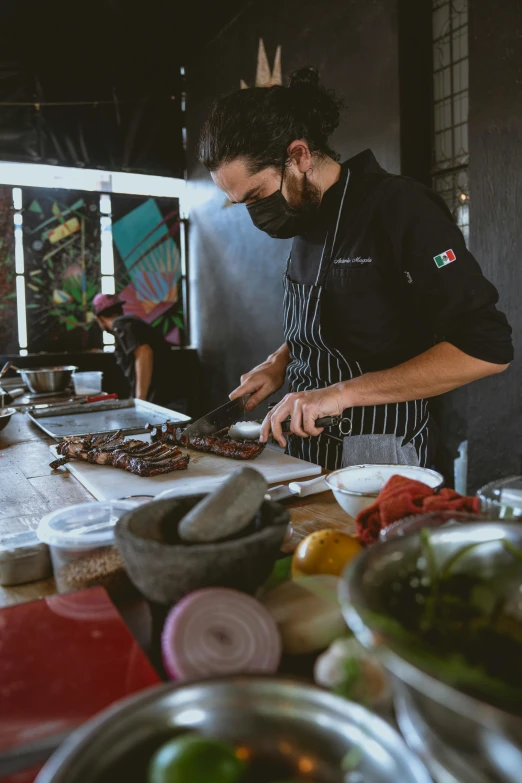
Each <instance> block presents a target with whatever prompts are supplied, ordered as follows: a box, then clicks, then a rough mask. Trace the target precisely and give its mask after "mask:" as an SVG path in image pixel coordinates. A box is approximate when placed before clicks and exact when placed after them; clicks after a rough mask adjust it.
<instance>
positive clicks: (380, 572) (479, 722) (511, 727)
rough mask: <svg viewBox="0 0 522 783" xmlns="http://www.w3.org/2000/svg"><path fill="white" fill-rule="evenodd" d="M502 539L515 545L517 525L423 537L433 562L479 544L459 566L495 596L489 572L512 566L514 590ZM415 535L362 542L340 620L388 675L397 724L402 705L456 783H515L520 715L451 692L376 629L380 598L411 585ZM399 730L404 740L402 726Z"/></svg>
mask: <svg viewBox="0 0 522 783" xmlns="http://www.w3.org/2000/svg"><path fill="white" fill-rule="evenodd" d="M503 540H508V541H510V542H511V543H512V544H514V545H515V546H516V547H518V548H522V525H518V524H504V523H498V522H497V523H496V524H490V523H487V522H486V523H484V522H483V523H478V524H470V525H466V526H459V527H448V528H439V529H436V530H430V538H429V541H430V549H431V550H432V552H433V556H434V557H435V559H436V562H438V563H439V564H441V563H447V562H448V560H449V558H451V557H452V555H454V554H455V553H456V552H459V551H462V550H463V549H464V547H467V546H469V545H471V544H479V543H480V544H481V545H480V546H477V547H475V548H473V549H470V550H468V551H467V553H466V554H463V555H461V558H460V559H459V565H458V569H459V571H463V572H469V573H473V574H475V575H476V576H478V577H480V576H482V577H483V578H484V579H487V580H488V582H489V584H490V585H491V586H493V588H494V587H496V586H498V590H499V594H500V592H501V591H504V590H505V589H506V586H505V584H502V585H501V584H500V580H498V579H497V580H496V579H495V577H496V576H497V575H500V574H506V572H507V570H508V569H509V570H510V571H511V570H513V571H515V572H516V580H515V581H516V582H517V585H516V586H517V595H518V584H520V583H522V565H520V563H518V561H517V560H516V559H515V558H514V557H513V555H512V554H511V553H510V552H509V551H507V549H506V547H504V545H503V544H502V541H503ZM421 541H422V540H421V536H420V534H416V535H410V536H405V537H403V538H402V537H401V538H395V539H393V540H390V541H387V542H386V543H383V544H379V545H376V546H372V547H369V548H368V549H367V550H366V551H365V552H364V553H363V554H362V555H360V556H359V558H357V560H356V561H354V563H353V564H352V565H350V566H349V567H348V568H347V569H346V572H345V573H344V575H343V579H342V583H341V602H342V605H343V613H344V616H345V619H346V621H347V622H348V624H349V626H350V627H351V628H352V630H353V631H354V632H355V633H356V635H357V636H358V638H359V640H360V641H361V642H362V643H363V644H364V645H365V646H367V647H370V648H372V649H375V650H376V651H377V652H378V653H379V654H380V656H381V658H382V660H383V663H384V665H385V666H386V667H387V669H388V670H389V671H390V672H391V673H392V675H393V676H394V678H396V681H397V694H398V701H397V705H396V706H397V711H398V716H399V722H400V723H401V715H404V714H405V705H406V711H407V713H408V715H409V717H410V718H411V717H412V715H413V716H414V717H413V719H412V721H410V722H411V723H413V724H416V728H417V729H419V734H423V735H424V741H425V742H426V741H429V737H432V738H434V739H433V742H432V743H431V748H430V749H429V752H430V753H431V755H432V756H433V757H435V758H436V760H438V761H439V762H440V761H441V759H440V752H439V750H438V748H439V749H440V748H446V751H447V752H446V759H445V762H446V763H445V768H446V769H447V770H448V771H449V772H451V773H452V774H453V775H454V776H455V778H456V779H457V780H459V781H461V783H493V781H509V783H515V782H516V783H520V774H521V769H522V719H520V718H518V717H516V716H515V715H512V714H511V713H508V712H505V711H503V710H501V709H498V708H496V707H494V706H492V705H490V704H487V703H486V702H485V701H481V700H479V699H477V698H473V697H471V696H469V695H467V694H466V693H463V692H462V691H459V690H456V689H455V688H453V687H451V686H450V685H449V684H447V683H445V682H443V681H442V680H440V679H438V678H437V673H436V672H434V671H428V670H424V669H422V668H420V667H419V666H417V665H416V664H414V663H413V662H412V660H411V657H410V654H409V653H410V651H409V650H408V649H407V648H406V647H404V646H403V647H402V648H401V644H400V641H399V640H398V639H397V638H394V637H393V632H392V631H391V632H388V631H384V630H383V627H382V625H381V624H380V623H379V615H381V613H383V612H385V613H387V614H388V616H389V617H392V615H391V613H390V612H389V610H387V609H385V608H384V607H386V606H387V602H386V600H385V599H386V596H389V594H390V591H393V590H394V586H395V587H396V586H397V583H400V584H401V585H403V589H406V590H408V589H409V590H412V591H414V590H415V589H416V586H415V585H412V584H411V582H410V581H409V577H408V574H411V573H412V571H414V570H418V569H420V570H422V564H423V563H425V551H424V550H423V548H422V543H421ZM518 569H520V581H518ZM412 581H413V580H412ZM404 586H406V587H405V588H404ZM510 594H511V593H510ZM502 595H504V593H503V592H502ZM517 600H520V599H519V598H518V599H517ZM520 622H522V619H521V620H520ZM408 715H407V716H406V720H407V717H408ZM401 727H402V725H401ZM410 728H411V726H410ZM405 736H406V737H407V738H408V732H406V733H405ZM427 738H428V739H427ZM508 751H509V752H508ZM437 756H438V758H437Z"/></svg>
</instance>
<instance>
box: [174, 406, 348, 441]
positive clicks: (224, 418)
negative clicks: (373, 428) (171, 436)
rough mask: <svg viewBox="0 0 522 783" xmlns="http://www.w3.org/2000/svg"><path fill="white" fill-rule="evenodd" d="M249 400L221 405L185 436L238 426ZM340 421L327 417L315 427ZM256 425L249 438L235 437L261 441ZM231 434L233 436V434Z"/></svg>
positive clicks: (201, 435)
mask: <svg viewBox="0 0 522 783" xmlns="http://www.w3.org/2000/svg"><path fill="white" fill-rule="evenodd" d="M247 400H248V397H238V398H237V399H236V400H230V401H229V402H227V403H225V405H221V407H219V408H216V410H213V411H212V412H211V413H207V414H206V416H203V417H202V418H201V419H198V420H197V421H195V422H193V424H190V425H189V426H188V427H187V428H186V430H185V432H184V433H183V434H184V435H186V436H187V437H189V438H204V437H208V436H210V435H215V434H216V433H217V432H221V430H224V429H226V428H227V427H231V426H232V425H233V424H237V422H240V421H244V420H245V417H246V415H247V412H246V408H245V405H246V402H247ZM340 421H341V419H340V418H339V417H338V416H325V417H324V418H321V419H316V422H315V426H316V427H334V426H335V425H336V424H339V422H340ZM255 423H256V422H251V423H250V424H251V426H250V427H249V430H250V431H249V434H248V438H246V437H245V436H243V438H241V437H239V436H238V435H236V436H235V437H238V438H239V439H240V440H241V439H244V440H259V436H260V434H261V423H260V422H257V423H258V424H259V431H257V430H255V429H254V428H253V425H254V424H255ZM282 429H283V432H290V419H286V420H285V421H283V422H282ZM231 434H232V435H233V433H231Z"/></svg>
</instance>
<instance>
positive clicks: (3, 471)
mask: <svg viewBox="0 0 522 783" xmlns="http://www.w3.org/2000/svg"><path fill="white" fill-rule="evenodd" d="M53 442H54V441H52V440H51V439H49V438H47V436H46V435H44V433H43V432H42V431H41V430H40V429H39V428H38V427H36V425H35V424H33V422H32V421H31V420H30V419H29V418H28V417H27V416H26V415H25V414H22V413H17V414H15V415H14V416H13V418H12V419H11V421H10V422H9V424H8V425H7V427H6V428H5V429H4V430H3V431H2V432H0V535H2V534H5V533H16V532H19V531H21V530H25V529H27V528H35V527H36V526H37V525H38V522H39V520H40V519H41V517H42V516H44V514H47V513H48V512H50V511H54V510H55V509H58V508H62V507H63V506H70V505H73V504H74V503H82V502H86V501H89V500H92V499H93V497H92V495H91V494H90V492H88V491H87V490H86V489H85V488H84V487H83V486H82V484H80V483H79V481H77V480H76V479H75V478H74V476H72V475H71V474H70V473H69V472H68V471H64V470H60V471H52V470H51V469H50V468H49V462H50V460H51V455H50V453H49V445H50V444H52V443H53ZM285 502H286V504H287V506H288V508H289V509H290V512H291V529H290V530H289V536H288V538H287V541H286V542H285V546H284V551H286V552H292V551H293V550H294V549H295V546H296V545H297V543H298V541H300V540H301V538H303V537H304V536H305V535H307V534H308V532H310V531H311V530H312V529H318V527H325V528H326V527H336V528H339V529H343V530H346V532H349V533H351V532H353V529H354V528H353V520H352V519H351V517H349V516H348V515H347V514H346V513H345V512H344V511H342V509H341V508H340V507H339V506H338V505H337V502H336V501H335V499H334V497H333V495H332V493H331V492H324V493H322V494H320V495H312V496H310V497H308V498H303V499H302V500H295V501H285ZM55 592H56V586H55V583H54V579H47V580H45V581H43V582H32V583H30V584H27V585H17V586H15V587H1V586H0V607H2V606H9V605H12V604H17V603H22V602H24V601H32V600H34V599H37V598H43V597H44V596H47V595H52V594H53V593H55Z"/></svg>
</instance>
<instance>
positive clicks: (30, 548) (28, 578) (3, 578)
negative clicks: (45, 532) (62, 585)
mask: <svg viewBox="0 0 522 783" xmlns="http://www.w3.org/2000/svg"><path fill="white" fill-rule="evenodd" d="M52 572H53V570H52V566H51V558H50V557H49V547H48V546H47V545H46V544H42V543H41V541H40V539H39V538H38V536H37V535H36V532H35V531H34V530H23V531H22V532H20V533H9V534H7V535H2V536H0V585H4V586H7V585H23V584H26V582H38V581H39V580H40V579H48V578H49V577H50V576H51V575H52Z"/></svg>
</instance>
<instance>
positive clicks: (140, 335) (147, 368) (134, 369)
mask: <svg viewBox="0 0 522 783" xmlns="http://www.w3.org/2000/svg"><path fill="white" fill-rule="evenodd" d="M93 311H94V314H95V316H96V320H97V321H98V324H99V326H100V327H101V328H102V329H103V330H104V331H106V332H109V333H110V334H113V335H114V342H115V354H116V360H117V362H118V364H119V365H120V367H121V369H122V370H123V372H124V374H125V376H126V378H127V380H128V382H129V386H130V392H131V396H132V397H137V398H138V399H139V400H148V401H149V402H155V403H156V404H158V405H164V406H168V405H169V402H170V401H171V400H172V397H173V395H172V391H171V389H170V384H169V372H168V370H169V357H170V349H169V346H168V344H167V343H166V342H165V340H164V339H163V338H162V336H161V335H160V334H158V332H157V331H156V330H155V329H153V328H152V326H149V324H147V323H145V321H142V319H141V318H136V316H133V315H125V314H124V312H123V302H122V301H121V299H120V298H119V297H118V296H116V294H96V296H95V297H94V299H93Z"/></svg>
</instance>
